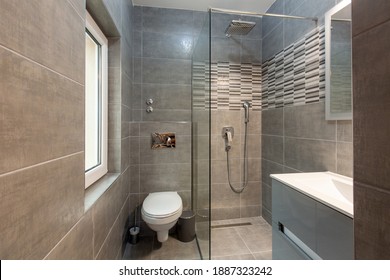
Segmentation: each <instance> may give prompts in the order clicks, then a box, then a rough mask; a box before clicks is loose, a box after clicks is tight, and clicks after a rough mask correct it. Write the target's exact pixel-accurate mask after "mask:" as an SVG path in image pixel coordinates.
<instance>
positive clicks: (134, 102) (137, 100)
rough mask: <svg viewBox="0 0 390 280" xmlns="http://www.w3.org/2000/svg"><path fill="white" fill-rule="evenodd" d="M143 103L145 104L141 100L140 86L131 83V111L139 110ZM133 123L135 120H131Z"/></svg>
mask: <svg viewBox="0 0 390 280" xmlns="http://www.w3.org/2000/svg"><path fill="white" fill-rule="evenodd" d="M143 102H145V100H142V84H140V83H137V84H136V83H133V90H132V93H131V108H132V109H133V110H136V109H138V110H139V109H141V108H142V106H143ZM133 121H136V120H134V119H133Z"/></svg>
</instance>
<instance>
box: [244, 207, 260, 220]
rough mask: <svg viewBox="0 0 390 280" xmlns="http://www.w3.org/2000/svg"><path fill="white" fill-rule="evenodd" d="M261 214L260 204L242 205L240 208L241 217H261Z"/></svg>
mask: <svg viewBox="0 0 390 280" xmlns="http://www.w3.org/2000/svg"><path fill="white" fill-rule="evenodd" d="M260 215H261V206H260V205H250V206H242V207H241V208H240V218H247V217H259V216H260Z"/></svg>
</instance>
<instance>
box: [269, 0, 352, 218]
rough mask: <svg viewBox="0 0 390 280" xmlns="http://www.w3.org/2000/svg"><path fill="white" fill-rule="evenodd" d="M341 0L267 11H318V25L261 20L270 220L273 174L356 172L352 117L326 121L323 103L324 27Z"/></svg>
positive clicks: (282, 2)
mask: <svg viewBox="0 0 390 280" xmlns="http://www.w3.org/2000/svg"><path fill="white" fill-rule="evenodd" d="M338 2H340V1H335V0H327V1H322V0H321V1H320V0H316V1H308V0H306V1H305V0H302V1H287V0H277V1H276V2H275V3H274V4H273V5H272V6H271V8H270V9H269V10H268V12H270V13H280V14H287V15H300V16H311V17H312V16H316V17H318V18H319V21H318V26H316V24H315V23H314V22H312V21H307V20H306V21H304V20H292V19H281V18H271V17H264V19H263V41H262V42H263V48H262V49H263V82H262V84H263V90H262V94H263V98H262V100H263V104H262V107H263V111H262V185H263V193H262V200H263V201H262V202H263V203H262V215H263V217H264V218H265V219H266V220H267V221H268V222H269V223H270V222H271V195H272V190H271V178H270V177H269V175H270V174H273V173H289V172H309V171H327V170H329V171H333V172H337V173H340V174H343V175H347V176H352V154H353V152H352V150H353V149H352V121H326V120H325V105H324V102H323V98H324V60H323V55H324V54H323V40H324V39H323V27H321V26H322V25H323V23H324V15H325V12H326V11H328V10H329V9H330V8H332V7H333V6H334V5H335V4H337V3H338ZM270 66H271V67H270ZM270 70H271V72H270ZM289 73H290V74H291V75H289ZM270 74H271V75H270Z"/></svg>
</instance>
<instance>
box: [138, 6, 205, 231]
mask: <svg viewBox="0 0 390 280" xmlns="http://www.w3.org/2000/svg"><path fill="white" fill-rule="evenodd" d="M134 12H135V17H134V19H133V26H134V32H133V39H134V43H135V45H134V50H133V56H134V85H133V89H134V90H133V96H132V108H133V122H132V123H131V126H130V133H131V138H130V146H131V156H130V165H131V178H132V179H131V201H132V202H133V203H132V205H141V204H142V202H143V200H144V198H145V197H146V196H147V195H148V193H150V192H157V191H178V193H179V195H180V196H181V197H182V199H183V204H184V209H191V149H192V146H191V72H192V70H191V58H192V52H193V49H194V45H195V43H196V41H197V39H198V36H199V33H200V31H201V28H202V24H203V22H204V18H205V16H206V13H203V12H195V11H187V10H176V9H164V8H152V7H140V6H135V7H134ZM150 98H151V99H153V101H154V102H153V104H152V107H153V109H154V110H153V112H152V113H147V112H146V107H147V104H146V100H147V99H150ZM154 132H174V133H176V148H167V149H156V150H152V149H151V134H152V133H154ZM132 210H133V209H132ZM132 212H133V211H132ZM143 229H147V227H146V226H144V227H143Z"/></svg>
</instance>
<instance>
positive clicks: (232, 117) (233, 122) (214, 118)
mask: <svg viewBox="0 0 390 280" xmlns="http://www.w3.org/2000/svg"><path fill="white" fill-rule="evenodd" d="M240 119H241V112H240V111H232V110H218V111H215V110H212V111H211V134H218V135H221V133H222V128H223V127H225V126H232V127H233V128H234V135H239V134H241V133H242V131H241V122H240Z"/></svg>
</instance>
